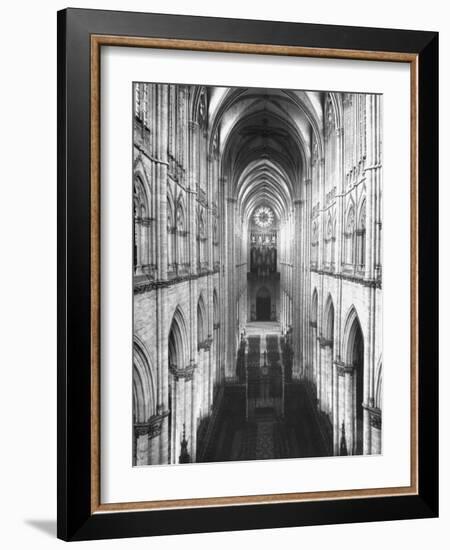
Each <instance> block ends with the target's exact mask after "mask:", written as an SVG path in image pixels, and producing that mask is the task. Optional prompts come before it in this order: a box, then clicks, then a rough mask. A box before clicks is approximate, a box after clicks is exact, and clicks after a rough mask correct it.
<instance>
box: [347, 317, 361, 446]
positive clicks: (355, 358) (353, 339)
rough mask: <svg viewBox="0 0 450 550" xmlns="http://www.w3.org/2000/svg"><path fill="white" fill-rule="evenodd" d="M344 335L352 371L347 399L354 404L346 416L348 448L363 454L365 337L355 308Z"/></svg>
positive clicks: (349, 366)
mask: <svg viewBox="0 0 450 550" xmlns="http://www.w3.org/2000/svg"><path fill="white" fill-rule="evenodd" d="M344 334H345V335H346V336H344V345H345V349H344V357H345V362H346V364H347V368H351V369H352V373H351V375H350V376H351V378H350V380H351V383H350V384H349V386H348V390H347V391H348V392H349V393H348V395H347V396H346V399H348V400H349V402H351V403H353V406H352V410H351V411H350V414H346V426H345V431H346V434H347V445H348V447H347V448H348V450H349V452H350V453H351V454H363V443H364V441H363V422H364V414H363V413H364V406H363V400H364V336H363V332H362V328H361V324H360V321H359V318H358V315H357V313H356V310H355V308H354V307H352V308H351V310H350V313H349V315H348V317H347V321H346V323H345V331H344Z"/></svg>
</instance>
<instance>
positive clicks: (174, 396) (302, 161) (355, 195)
mask: <svg viewBox="0 0 450 550" xmlns="http://www.w3.org/2000/svg"><path fill="white" fill-rule="evenodd" d="M381 107H382V98H381V96H379V95H375V94H357V93H334V92H316V91H315V92H305V91H294V90H284V89H283V90H277V89H257V88H223V87H207V86H195V85H178V84H177V85H172V84H170V85H169V84H149V83H135V84H134V113H133V125H134V126H133V207H134V232H133V243H134V257H133V262H134V265H133V270H134V276H133V285H134V342H133V366H132V368H133V370H132V388H133V394H132V399H133V419H132V422H133V449H132V457H133V458H132V459H133V465H137V466H140V465H148V464H176V463H187V462H212V461H229V460H254V459H257V460H259V459H276V458H294V457H319V456H332V455H355V454H356V455H361V454H379V453H381V452H382V430H381V423H382V422H381V420H382V341H381V334H382V331H381V312H382V310H381V308H382V284H381V282H382V247H381V242H382V200H381V199H382V155H381V147H382V128H381ZM130 368H131V366H130ZM130 421H131V419H130Z"/></svg>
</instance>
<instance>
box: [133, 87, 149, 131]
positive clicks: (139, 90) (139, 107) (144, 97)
mask: <svg viewBox="0 0 450 550" xmlns="http://www.w3.org/2000/svg"><path fill="white" fill-rule="evenodd" d="M148 87H149V84H144V83H139V82H137V83H136V84H135V85H134V116H135V117H136V118H137V119H138V120H139V121H141V122H142V123H143V124H144V126H147V127H148V125H149V116H148V115H149V113H148V107H149V93H148Z"/></svg>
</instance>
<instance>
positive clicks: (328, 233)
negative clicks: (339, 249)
mask: <svg viewBox="0 0 450 550" xmlns="http://www.w3.org/2000/svg"><path fill="white" fill-rule="evenodd" d="M335 241H336V237H335V221H334V216H333V213H332V212H329V213H328V217H327V224H326V227H325V264H326V266H327V267H328V268H329V269H332V268H333V267H334V249H335Z"/></svg>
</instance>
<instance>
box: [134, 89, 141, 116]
mask: <svg viewBox="0 0 450 550" xmlns="http://www.w3.org/2000/svg"><path fill="white" fill-rule="evenodd" d="M134 116H135V117H136V118H138V119H140V118H141V85H140V84H139V82H136V84H135V85H134Z"/></svg>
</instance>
